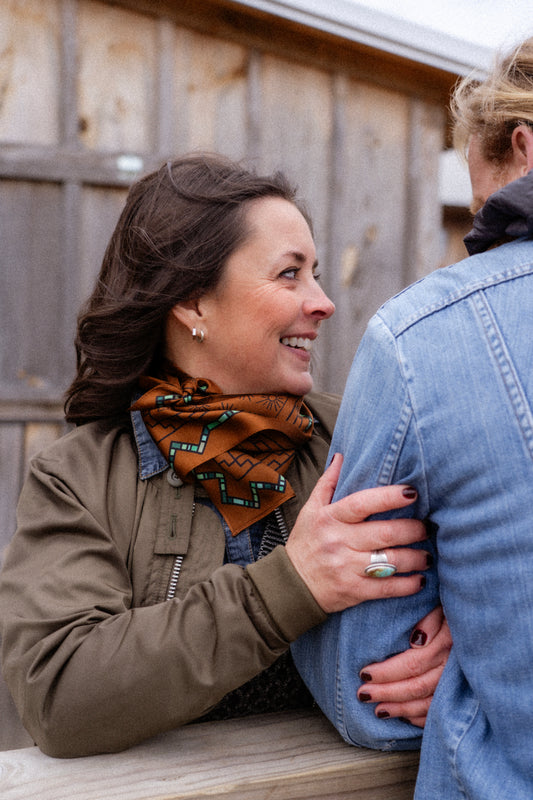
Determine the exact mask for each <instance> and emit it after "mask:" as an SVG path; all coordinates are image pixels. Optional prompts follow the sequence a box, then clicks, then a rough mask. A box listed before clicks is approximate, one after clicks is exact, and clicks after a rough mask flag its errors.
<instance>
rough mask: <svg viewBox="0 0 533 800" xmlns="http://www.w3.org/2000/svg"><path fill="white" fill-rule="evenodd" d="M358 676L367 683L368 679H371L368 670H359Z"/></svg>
mask: <svg viewBox="0 0 533 800" xmlns="http://www.w3.org/2000/svg"><path fill="white" fill-rule="evenodd" d="M359 677H360V678H361V680H362V681H364V683H368V682H369V681H371V680H372V675H371V674H370V672H361V673H360V674H359Z"/></svg>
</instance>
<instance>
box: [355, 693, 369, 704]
mask: <svg viewBox="0 0 533 800" xmlns="http://www.w3.org/2000/svg"><path fill="white" fill-rule="evenodd" d="M358 697H359V700H360V701H361V702H362V703H370V702H371V701H372V698H371V697H370V695H369V694H368V692H361V693H360V694H359V695H358Z"/></svg>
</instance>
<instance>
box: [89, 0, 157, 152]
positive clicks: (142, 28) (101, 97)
mask: <svg viewBox="0 0 533 800" xmlns="http://www.w3.org/2000/svg"><path fill="white" fill-rule="evenodd" d="M78 36H79V59H80V63H79V72H78V82H79V101H78V102H79V109H80V119H81V125H82V132H81V134H80V137H81V140H82V141H83V144H84V145H85V146H86V147H88V148H90V149H99V150H102V151H110V150H111V151H118V152H120V151H124V152H132V151H133V152H144V151H149V150H150V149H151V147H152V146H153V142H152V141H151V137H150V131H151V125H150V119H151V118H152V115H153V103H152V98H153V95H154V92H155V89H156V74H157V58H156V43H157V35H156V23H155V21H154V20H153V19H152V18H151V17H148V16H143V15H141V14H136V13H134V12H130V11H126V10H124V9H118V8H115V7H113V6H111V5H107V4H105V3H101V2H93V0H89V1H88V2H84V3H80V6H79V22H78Z"/></svg>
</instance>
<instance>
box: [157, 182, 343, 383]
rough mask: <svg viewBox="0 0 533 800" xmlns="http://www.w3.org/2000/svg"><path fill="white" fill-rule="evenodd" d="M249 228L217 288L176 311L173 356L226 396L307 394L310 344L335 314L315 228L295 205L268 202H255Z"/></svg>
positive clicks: (170, 328) (170, 340) (170, 336)
mask: <svg viewBox="0 0 533 800" xmlns="http://www.w3.org/2000/svg"><path fill="white" fill-rule="evenodd" d="M246 228H247V234H246V236H245V241H244V243H243V244H242V245H241V246H240V247H239V248H238V249H237V250H236V251H235V252H233V253H232V254H231V256H230V257H229V258H228V260H227V263H226V267H225V269H224V273H223V276H222V278H221V280H220V282H219V283H218V284H217V286H216V287H215V288H214V289H212V290H211V291H209V292H207V293H206V294H204V295H202V297H200V298H198V299H197V300H192V301H187V302H185V303H178V304H176V305H175V306H174V307H173V308H172V311H171V314H170V316H169V321H168V324H167V332H166V341H167V347H168V357H169V358H170V359H171V360H172V361H173V362H174V363H179V364H180V367H181V368H182V369H183V371H184V372H187V373H188V374H195V373H197V374H201V375H209V376H210V378H211V379H212V380H214V381H215V382H216V383H217V384H218V386H219V387H220V389H221V390H222V391H223V392H224V394H242V393H249V392H259V393H267V394H268V393H270V392H286V393H288V394H295V395H304V394H307V392H309V391H310V390H311V388H312V385H313V379H312V377H311V374H310V372H309V364H310V360H311V354H310V350H311V345H312V342H313V341H314V340H315V339H316V337H317V336H318V331H319V328H320V325H321V323H322V322H323V320H325V319H328V317H330V316H331V315H332V314H333V312H334V310H335V306H334V305H333V303H332V302H331V300H329V299H328V297H327V296H326V295H325V294H324V292H323V290H322V289H321V288H320V286H319V284H318V283H317V277H316V275H315V269H316V266H317V261H316V252H315V245H314V242H313V237H312V235H311V231H310V229H309V225H308V224H307V222H306V220H305V218H304V217H303V215H302V213H301V212H300V211H299V210H298V208H297V207H296V206H295V205H294V204H293V203H292V202H289V201H288V200H285V199H284V198H282V197H269V198H263V199H260V200H254V201H252V202H250V203H249V208H248V210H247V214H246ZM193 328H197V329H200V330H202V331H203V332H204V337H205V347H201V348H199V347H198V346H197V345H196V342H195V341H193V340H192V338H191V336H190V333H189V331H190V330H192V329H193Z"/></svg>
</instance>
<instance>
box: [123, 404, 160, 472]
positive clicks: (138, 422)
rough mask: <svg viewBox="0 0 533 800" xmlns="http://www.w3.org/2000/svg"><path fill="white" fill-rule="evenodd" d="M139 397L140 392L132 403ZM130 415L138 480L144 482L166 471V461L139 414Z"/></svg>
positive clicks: (132, 413)
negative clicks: (136, 455)
mask: <svg viewBox="0 0 533 800" xmlns="http://www.w3.org/2000/svg"><path fill="white" fill-rule="evenodd" d="M140 396H141V392H137V393H136V394H135V395H134V397H133V400H132V402H135V401H136V400H138V399H139V397H140ZM130 415H131V424H132V427H133V435H134V436H135V443H136V445H137V454H138V459H139V478H140V479H141V480H143V481H145V480H147V478H151V477H152V476H153V475H157V474H159V473H160V472H163V471H164V470H166V469H168V461H167V460H166V458H165V456H164V455H163V453H162V452H161V450H160V449H159V447H158V446H157V445H156V443H155V442H154V440H153V439H152V437H151V436H150V434H149V433H148V429H147V427H146V425H145V424H144V422H143V418H142V414H141V412H140V411H130Z"/></svg>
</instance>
